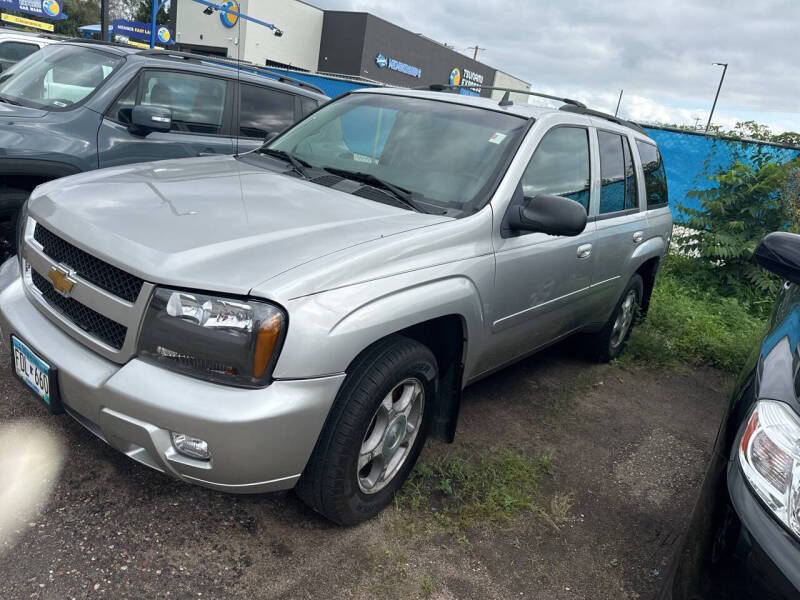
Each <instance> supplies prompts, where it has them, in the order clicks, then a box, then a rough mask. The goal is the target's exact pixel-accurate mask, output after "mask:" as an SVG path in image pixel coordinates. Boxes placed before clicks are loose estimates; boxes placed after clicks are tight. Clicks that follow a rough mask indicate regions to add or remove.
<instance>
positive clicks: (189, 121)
mask: <svg viewBox="0 0 800 600" xmlns="http://www.w3.org/2000/svg"><path fill="white" fill-rule="evenodd" d="M232 101H233V84H232V82H229V81H228V80H227V79H225V78H222V77H214V76H208V75H203V74H199V73H187V72H180V71H167V70H150V69H146V70H144V71H142V72H141V73H140V74H139V75H138V76H137V77H136V78H135V79H134V80H133V81H131V83H130V84H128V86H127V87H126V88H125V90H124V91H123V92H122V94H121V95H120V96H119V98H117V100H116V101H115V102H114V103H113V104H112V105H111V107H110V108H109V109H108V111H106V114H105V115H104V118H103V122H102V124H101V126H100V130H99V132H98V139H97V142H98V143H97V145H98V162H99V166H100V167H101V168H102V167H112V166H116V165H123V164H128V163H137V162H145V161H151V160H163V159H168V158H188V157H193V156H208V155H213V154H233V140H232V139H231V135H230V126H231V114H232V111H231V106H232ZM138 105H142V106H158V107H162V108H166V109H167V110H169V111H170V112H171V113H172V129H171V130H170V131H169V132H152V133H149V134H147V135H139V134H134V133H131V131H130V130H129V125H130V122H131V111H132V110H133V107H134V106H138Z"/></svg>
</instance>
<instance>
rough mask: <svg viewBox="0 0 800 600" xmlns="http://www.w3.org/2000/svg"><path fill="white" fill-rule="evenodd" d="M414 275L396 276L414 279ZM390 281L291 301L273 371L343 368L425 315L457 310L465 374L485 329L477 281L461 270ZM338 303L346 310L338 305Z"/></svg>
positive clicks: (313, 372) (292, 374)
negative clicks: (435, 276)
mask: <svg viewBox="0 0 800 600" xmlns="http://www.w3.org/2000/svg"><path fill="white" fill-rule="evenodd" d="M411 275H413V274H405V275H404V276H401V277H398V278H397V279H410V276H411ZM391 279H392V280H394V279H395V278H391ZM386 283H387V282H386V280H379V281H375V282H370V283H369V284H361V285H355V286H349V287H346V288H342V289H338V290H332V291H329V292H325V293H322V294H315V295H312V296H308V297H305V298H301V299H298V300H296V301H293V302H292V303H291V304H290V305H289V306H287V308H288V309H289V313H290V315H291V318H290V321H291V322H290V323H289V332H288V335H287V338H286V341H285V343H284V347H283V349H282V351H281V355H280V358H279V359H278V363H277V365H276V367H275V373H274V376H275V377H276V378H278V379H280V378H306V377H319V376H323V375H332V374H338V373H344V372H345V371H346V370H347V367H348V366H349V365H350V363H351V362H352V361H353V360H354V359H355V358H356V356H358V354H359V353H360V352H361V351H362V350H364V349H365V348H366V347H368V346H369V345H371V344H373V343H374V342H376V341H378V340H380V339H382V338H384V337H386V336H388V335H391V334H393V333H397V332H399V331H402V330H404V329H406V328H408V327H412V326H414V325H417V324H419V323H423V322H425V321H430V320H432V319H436V318H438V317H444V316H448V315H458V316H460V317H461V318H462V321H463V326H464V336H465V338H466V339H467V342H468V343H467V344H465V346H466V348H467V350H465V358H464V363H465V365H464V366H465V368H464V380H466V377H467V376H468V374H469V373H470V371H471V369H472V368H473V366H474V363H475V362H476V359H477V356H476V353H475V351H470V350H469V348H472V349H475V348H481V347H482V337H483V335H484V331H485V328H484V314H483V308H482V302H481V296H480V292H479V288H478V286H477V285H476V284H475V283H474V282H473V280H472V279H470V278H468V277H466V276H463V275H451V276H445V277H442V278H439V279H434V280H430V281H426V282H424V283H414V282H411V281H409V282H408V283H407V284H406V285H402V284H403V283H406V282H405V281H402V282H401V281H397V284H400V285H398V286H397V287H395V289H391V290H387V286H386ZM367 292H372V293H367ZM336 307H344V308H345V310H344V311H337V310H336ZM462 385H463V381H462Z"/></svg>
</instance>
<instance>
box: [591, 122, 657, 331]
mask: <svg viewBox="0 0 800 600" xmlns="http://www.w3.org/2000/svg"><path fill="white" fill-rule="evenodd" d="M594 134H595V135H596V136H597V148H598V152H599V159H600V180H601V181H600V184H601V185H600V201H599V203H598V210H597V214H596V216H594V219H595V220H596V223H597V238H596V241H595V266H594V275H593V277H592V305H593V312H594V315H593V321H595V322H603V321H604V320H606V319H607V318H608V314H609V313H610V311H611V310H612V309H613V307H614V305H615V304H616V302H617V301H618V300H619V297H620V295H621V294H622V290H623V288H624V287H625V286H626V285H627V284H628V279H629V278H630V276H631V273H630V272H629V271H630V265H631V258H632V256H633V253H634V252H635V250H636V247H637V246H638V245H639V244H641V243H642V242H643V241H644V235H645V232H646V229H647V228H646V224H647V223H646V213H645V212H644V211H643V210H642V204H643V202H642V200H641V198H640V194H639V181H638V169H637V166H636V163H635V159H634V153H633V152H632V148H633V147H634V146H632V144H633V143H635V141H634V140H633V139H632V138H630V137H629V136H628V135H627V133H623V132H620V131H612V130H605V129H596V130H595V131H594Z"/></svg>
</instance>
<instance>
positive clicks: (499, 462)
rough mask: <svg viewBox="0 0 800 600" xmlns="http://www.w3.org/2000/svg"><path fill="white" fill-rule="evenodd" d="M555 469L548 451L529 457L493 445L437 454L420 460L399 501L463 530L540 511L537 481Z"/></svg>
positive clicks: (397, 501) (415, 510) (398, 495)
mask: <svg viewBox="0 0 800 600" xmlns="http://www.w3.org/2000/svg"><path fill="white" fill-rule="evenodd" d="M552 472H553V466H552V461H551V460H550V457H549V456H548V455H546V454H544V455H542V456H538V457H529V456H526V455H524V454H521V453H518V452H512V451H508V450H502V451H494V450H493V451H489V452H487V453H484V454H480V455H477V456H472V455H469V454H465V455H463V456H462V455H444V456H434V457H432V458H430V459H428V460H425V461H420V462H419V463H417V466H416V467H415V468H414V470H413V471H412V473H411V476H410V477H409V479H408V481H406V483H405V485H404V486H403V488H402V489H401V490H400V492H399V493H398V494H397V496H396V497H395V503H396V505H397V507H398V508H401V509H408V510H410V511H413V512H425V513H427V514H428V515H429V516H431V517H433V518H434V520H435V521H436V522H437V523H438V524H439V525H443V526H445V527H446V528H448V529H452V530H456V531H460V530H463V529H464V528H466V527H470V526H471V525H473V524H475V523H476V522H479V521H483V522H486V521H490V522H491V521H507V520H510V519H511V518H512V517H514V516H515V515H517V514H519V513H521V512H525V511H532V510H535V511H537V512H539V511H540V510H541V508H540V505H541V501H540V498H539V483H540V481H541V479H542V478H543V477H545V476H549V475H552Z"/></svg>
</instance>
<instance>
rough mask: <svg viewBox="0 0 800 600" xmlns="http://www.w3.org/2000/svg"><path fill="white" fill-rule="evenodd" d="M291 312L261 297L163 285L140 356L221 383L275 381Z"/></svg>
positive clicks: (245, 384)
mask: <svg viewBox="0 0 800 600" xmlns="http://www.w3.org/2000/svg"><path fill="white" fill-rule="evenodd" d="M285 333H286V315H285V314H284V312H283V311H282V310H281V309H280V308H278V307H277V306H274V305H272V304H268V303H267V302H263V301H261V300H252V299H244V300H240V299H236V298H225V297H220V296H211V295H208V294H200V293H196V292H186V291H180V290H172V289H168V288H157V289H156V291H155V294H154V295H153V298H152V300H151V301H150V305H149V306H148V308H147V311H146V313H145V319H144V324H143V325H142V331H141V333H140V334H139V344H138V346H139V350H138V354H139V357H140V358H143V359H145V360H149V361H152V362H155V363H157V364H159V365H162V366H164V367H166V368H168V369H172V370H175V371H180V372H182V373H185V374H187V375H192V376H194V377H199V378H201V379H206V380H208V381H213V382H216V383H223V384H227V385H234V386H240V387H249V388H257V387H263V386H265V385H267V384H268V383H269V379H270V376H271V374H272V369H273V367H274V365H275V361H276V360H277V355H278V352H279V351H280V345H281V342H282V341H283V338H284V336H285Z"/></svg>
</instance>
